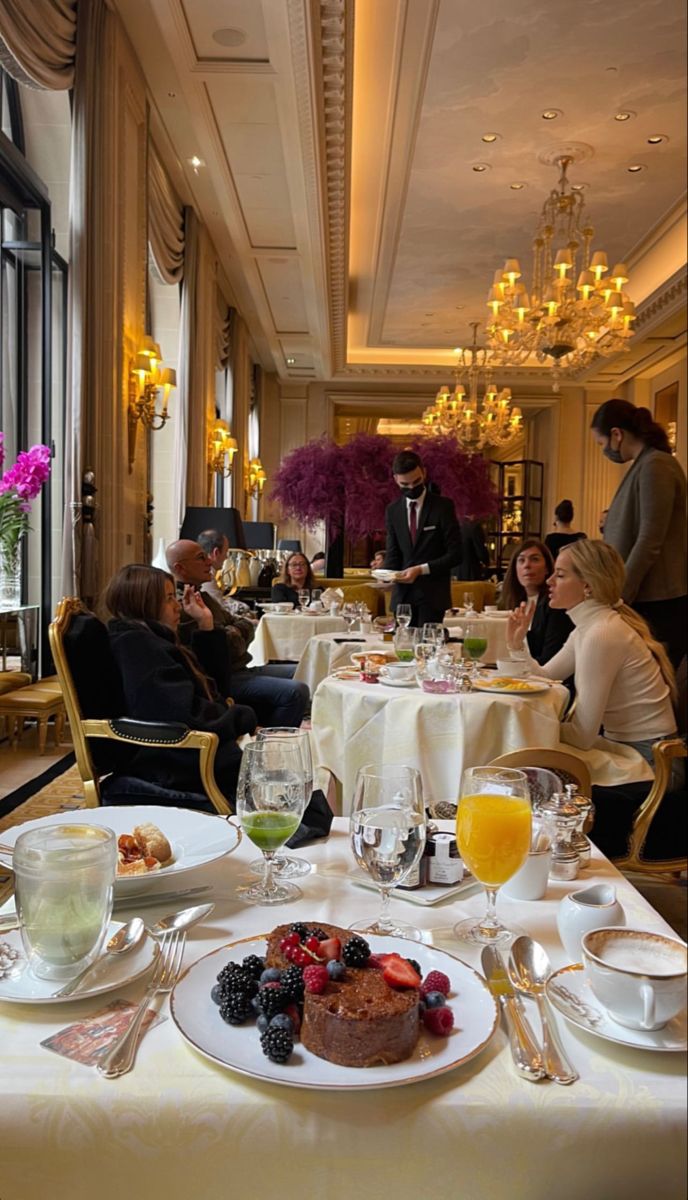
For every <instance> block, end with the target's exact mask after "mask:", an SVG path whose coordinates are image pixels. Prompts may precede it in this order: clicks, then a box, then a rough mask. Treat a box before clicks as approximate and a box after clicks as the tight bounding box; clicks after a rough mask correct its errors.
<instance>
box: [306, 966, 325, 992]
mask: <svg viewBox="0 0 688 1200" xmlns="http://www.w3.org/2000/svg"><path fill="white" fill-rule="evenodd" d="M329 982H330V977H329V975H328V973H327V967H322V966H318V967H305V968H304V972H303V986H304V987H305V989H306V991H307V992H311V993H314V994H315V995H316V996H319V995H320V993H321V992H324V991H325V988H326V987H327V985H328V983H329Z"/></svg>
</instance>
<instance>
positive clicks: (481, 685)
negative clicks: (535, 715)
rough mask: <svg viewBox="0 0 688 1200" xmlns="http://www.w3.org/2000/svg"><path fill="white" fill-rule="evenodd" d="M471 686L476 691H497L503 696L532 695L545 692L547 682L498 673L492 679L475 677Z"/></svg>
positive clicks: (547, 685)
mask: <svg viewBox="0 0 688 1200" xmlns="http://www.w3.org/2000/svg"><path fill="white" fill-rule="evenodd" d="M473 687H474V688H475V689H476V691H478V692H498V693H501V694H502V695H505V696H534V695H535V694H536V693H537V692H546V691H547V689H548V687H549V684H548V683H532V682H531V681H530V680H529V679H516V678H514V679H511V678H508V677H507V676H504V675H499V676H497V677H496V678H494V679H476V681H475V683H474V684H473Z"/></svg>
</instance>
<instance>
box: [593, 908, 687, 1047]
mask: <svg viewBox="0 0 688 1200" xmlns="http://www.w3.org/2000/svg"><path fill="white" fill-rule="evenodd" d="M581 949H582V952H583V965H584V967H585V973H586V975H587V977H588V981H589V983H590V987H591V988H592V990H593V992H594V994H595V996H596V997H597V999H598V1000H599V1002H600V1004H602V1005H603V1007H604V1008H606V1009H607V1011H608V1013H609V1015H610V1016H611V1017H613V1019H614V1020H615V1021H618V1023H619V1024H620V1025H625V1026H626V1027H627V1028H628V1029H644V1030H648V1031H649V1030H653V1029H662V1028H663V1026H664V1025H666V1024H667V1023H668V1022H669V1021H670V1020H671V1019H672V1017H675V1016H676V1015H677V1014H678V1013H680V1012H681V1010H682V1009H683V1008H684V1007H685V1003H686V966H687V951H686V946H685V944H684V943H683V942H680V941H678V939H676V938H671V937H665V936H664V934H661V933H652V932H650V931H649V930H646V929H625V928H611V927H610V928H604V929H592V930H590V931H589V932H588V933H586V934H584V936H583V939H582V942H581Z"/></svg>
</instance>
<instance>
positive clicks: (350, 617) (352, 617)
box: [342, 600, 358, 633]
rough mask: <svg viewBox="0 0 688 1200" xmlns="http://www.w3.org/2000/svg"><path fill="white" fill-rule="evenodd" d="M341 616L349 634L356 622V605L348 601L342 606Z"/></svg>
mask: <svg viewBox="0 0 688 1200" xmlns="http://www.w3.org/2000/svg"><path fill="white" fill-rule="evenodd" d="M342 616H343V618H344V620H345V621H346V628H347V631H348V632H349V633H351V631H352V629H353V627H354V625H355V624H356V621H357V620H358V611H357V609H356V605H355V604H354V603H353V602H352V601H350V600H348V601H347V602H346V604H344V605H343V606H342Z"/></svg>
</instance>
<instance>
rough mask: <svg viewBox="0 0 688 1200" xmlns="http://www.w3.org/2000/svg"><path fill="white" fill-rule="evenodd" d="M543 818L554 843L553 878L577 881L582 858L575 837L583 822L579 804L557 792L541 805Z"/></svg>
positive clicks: (550, 875) (551, 874) (551, 872)
mask: <svg viewBox="0 0 688 1200" xmlns="http://www.w3.org/2000/svg"><path fill="white" fill-rule="evenodd" d="M540 819H541V822H542V824H543V826H544V828H545V830H546V832H547V833H548V834H549V837H550V841H551V843H552V865H551V866H550V870H549V877H550V879H567V880H568V879H577V878H578V872H579V870H580V858H579V855H578V850H577V849H576V846H575V844H574V841H573V836H574V833H575V831H576V829H577V828H578V824H579V821H580V814H579V811H578V805H577V804H576V803H575V802H574V801H573V800H572V799H571V798H570V797H569V796H567V795H566V794H565V793H564V792H555V793H554V795H552V796H550V798H549V800H543V801H542V803H541V804H540Z"/></svg>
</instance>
